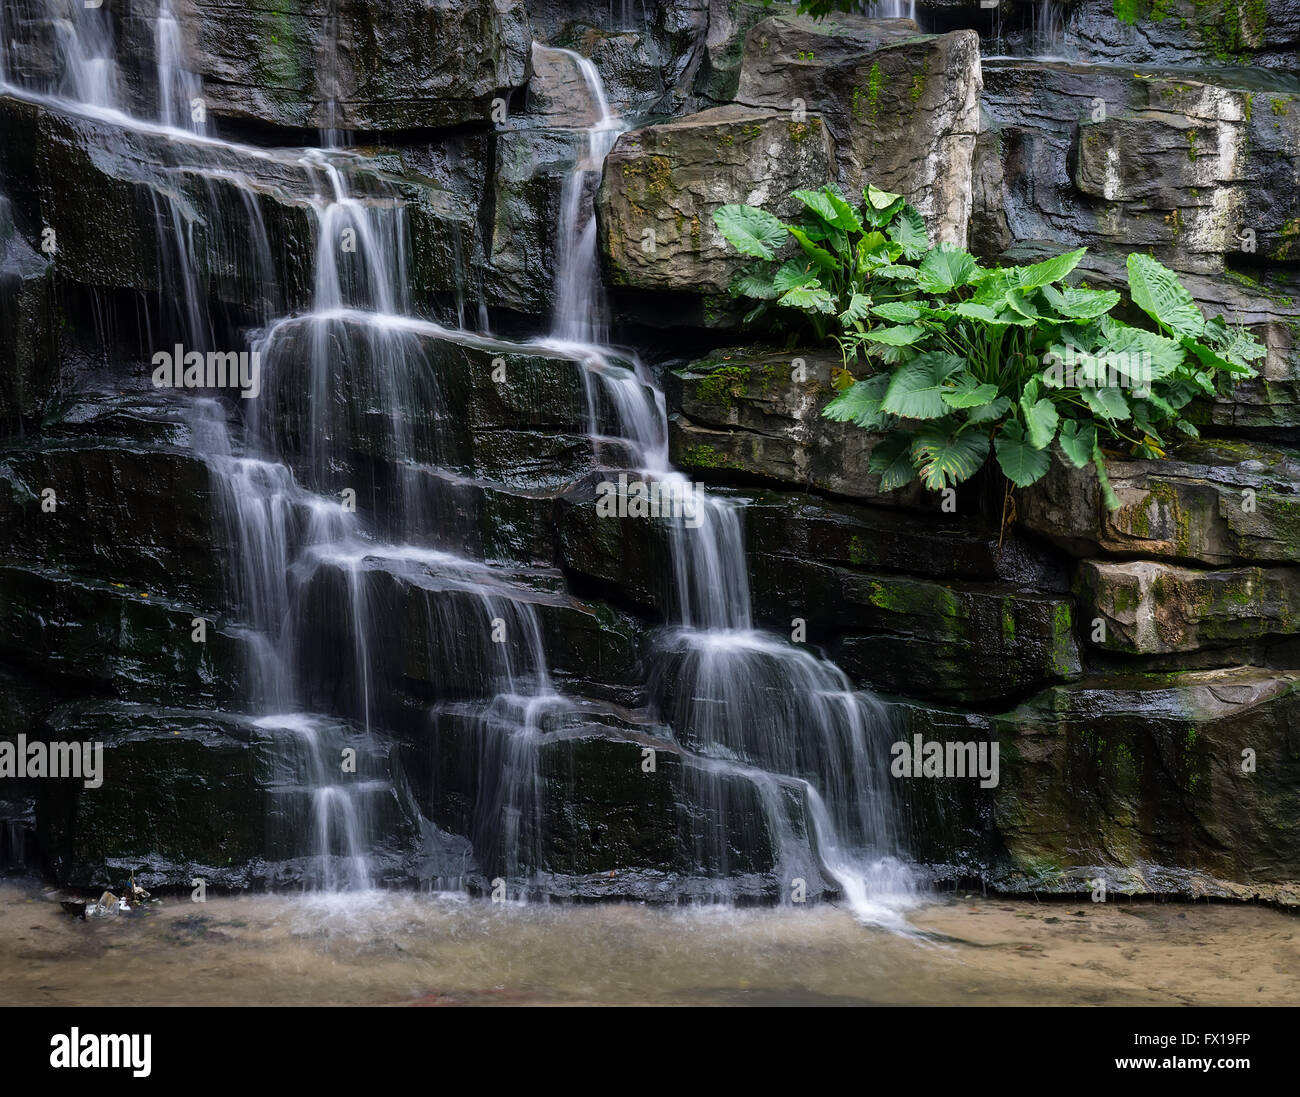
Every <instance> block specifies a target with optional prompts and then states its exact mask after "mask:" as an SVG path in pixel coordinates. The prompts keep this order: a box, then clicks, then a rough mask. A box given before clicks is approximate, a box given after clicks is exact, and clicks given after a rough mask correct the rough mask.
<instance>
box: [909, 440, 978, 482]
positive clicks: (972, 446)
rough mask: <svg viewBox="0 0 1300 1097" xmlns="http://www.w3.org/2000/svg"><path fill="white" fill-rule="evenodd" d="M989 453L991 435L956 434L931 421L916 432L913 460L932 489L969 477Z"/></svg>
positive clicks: (913, 443) (922, 477)
mask: <svg viewBox="0 0 1300 1097" xmlns="http://www.w3.org/2000/svg"><path fill="white" fill-rule="evenodd" d="M988 455H989V436H988V435H987V434H984V433H982V432H980V431H969V432H965V433H957V434H954V433H952V432H951V431H948V430H945V429H944V428H943V424H941V423H929V424H927V425H926V426H924V427H922V428H921V429H920V430H919V431H917V432H916V437H915V439H914V440H913V442H912V460H913V461H915V462H916V465H917V468H918V470H919V471H920V474H921V479H922V481H924V483H925V486H926V487H927V488H929V489H930V490H931V491H942V490H943V489H944V488H946V487H948V486H950V485H952V484H959V483H961V482H962V481H963V480H969V479H970V478H971V477H972V476H974V475H975V473H977V472H979V470H980V466H981V465H983V464H984V461H985V459H986V458H987V457H988Z"/></svg>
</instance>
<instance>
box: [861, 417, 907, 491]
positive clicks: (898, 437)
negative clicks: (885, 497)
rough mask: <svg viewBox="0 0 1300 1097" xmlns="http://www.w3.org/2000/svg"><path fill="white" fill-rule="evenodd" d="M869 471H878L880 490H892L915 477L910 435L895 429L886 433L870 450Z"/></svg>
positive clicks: (904, 484)
mask: <svg viewBox="0 0 1300 1097" xmlns="http://www.w3.org/2000/svg"><path fill="white" fill-rule="evenodd" d="M867 467H868V469H869V470H870V471H871V472H878V473H880V490H881V491H894V490H895V489H896V488H901V487H904V486H906V485H907V484H910V483H911V482H912V481H913V480H914V479H916V466H915V465H914V464H913V463H912V436H911V434H909V433H907V432H906V431H901V430H896V431H894V432H893V433H892V434H889V435H887V436H886V437H885V438H884V439H883V440H882V441H881V442H880V443H879V444H877V446H876V448H875V449H873V450H872V451H871V463H870V464H869V465H868V466H867Z"/></svg>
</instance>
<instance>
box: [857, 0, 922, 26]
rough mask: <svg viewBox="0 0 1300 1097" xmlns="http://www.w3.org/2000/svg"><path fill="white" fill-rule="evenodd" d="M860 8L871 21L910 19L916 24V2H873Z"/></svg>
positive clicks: (888, 0)
mask: <svg viewBox="0 0 1300 1097" xmlns="http://www.w3.org/2000/svg"><path fill="white" fill-rule="evenodd" d="M860 7H861V9H862V10H863V12H864V13H865V14H866V15H867V16H868V17H870V18H872V19H911V20H912V21H913V22H916V0H873V2H872V3H865V4H862V5H860Z"/></svg>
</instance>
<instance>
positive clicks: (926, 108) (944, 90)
mask: <svg viewBox="0 0 1300 1097" xmlns="http://www.w3.org/2000/svg"><path fill="white" fill-rule="evenodd" d="M980 87H981V76H980V57H979V36H978V35H977V34H976V33H975V32H974V31H971V30H962V31H954V32H951V33H949V34H941V35H922V34H918V33H917V30H916V25H915V24H914V23H912V22H911V21H909V20H902V19H900V20H875V19H865V18H863V17H862V16H857V15H840V14H833V15H829V16H827V17H825V18H824V19H820V20H814V19H811V18H807V17H804V16H774V17H773V18H770V19H765V20H763V21H762V22H761V23H758V24H757V25H755V26H754V27H752V28H751V29H750V31H749V33H748V35H747V36H746V38H745V56H744V61H743V62H742V64H741V70H740V81H739V86H738V87H737V89H736V101H737V102H738V103H742V104H744V105H746V106H750V107H769V108H772V109H775V110H781V111H787V112H788V111H791V110H794V109H799V108H802V109H806V110H807V111H809V112H812V113H815V114H818V115H820V116H821V117H822V118H823V119H824V120H825V122H826V127H827V128H828V129H829V130H830V133H831V136H832V137H833V138H834V139H835V151H836V154H837V158H838V168H839V171H838V174H839V178H840V181H841V182H842V183H843V184H844V185H845V186H846V187H848V188H849V190H850V192H858V191H861V190H862V188H863V187H864V186H865V185H866V184H867V183H872V184H874V185H875V186H877V187H880V188H882V189H883V190H888V191H895V192H897V193H899V194H904V195H906V196H907V198H908V200H909V201H911V203H912V204H913V205H914V206H916V208H917V209H918V210H919V211H920V212H921V214H922V215H923V216H924V217H925V219H926V222H927V224H928V226H929V229H930V235H931V238H932V239H933V240H934V241H935V242H936V243H940V242H942V243H951V244H957V245H960V246H965V244H966V230H967V221H968V219H969V216H970V194H971V166H972V162H973V156H974V151H975V135H976V133H977V132H978V130H979V96H980Z"/></svg>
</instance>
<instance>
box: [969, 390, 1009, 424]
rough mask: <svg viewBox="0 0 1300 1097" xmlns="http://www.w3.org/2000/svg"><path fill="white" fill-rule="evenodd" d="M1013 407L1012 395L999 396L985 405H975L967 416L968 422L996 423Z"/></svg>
mask: <svg viewBox="0 0 1300 1097" xmlns="http://www.w3.org/2000/svg"><path fill="white" fill-rule="evenodd" d="M1010 408H1011V397H1009V396H999V397H998V398H997V399H996V400H993V401H992V402H990V403H987V404H984V405H983V406H979V407H974V408H972V409H971V411H970V414H969V415H967V416H966V422H968V423H996V422H997V421H998V420H999V419H1001V418H1002V416H1004V415H1006V413H1007V411H1008V410H1009V409H1010Z"/></svg>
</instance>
